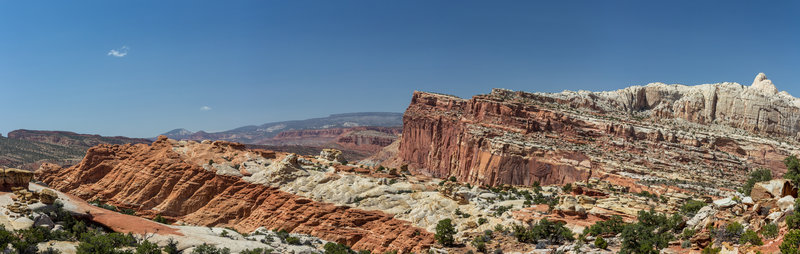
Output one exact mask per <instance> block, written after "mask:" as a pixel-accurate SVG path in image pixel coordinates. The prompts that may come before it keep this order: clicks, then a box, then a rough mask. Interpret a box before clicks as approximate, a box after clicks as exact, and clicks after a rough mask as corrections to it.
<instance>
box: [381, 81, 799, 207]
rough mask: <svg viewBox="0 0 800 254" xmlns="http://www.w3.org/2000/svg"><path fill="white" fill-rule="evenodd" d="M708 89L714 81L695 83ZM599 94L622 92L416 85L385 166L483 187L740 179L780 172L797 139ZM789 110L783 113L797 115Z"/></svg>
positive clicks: (790, 116) (722, 182) (730, 181)
mask: <svg viewBox="0 0 800 254" xmlns="http://www.w3.org/2000/svg"><path fill="white" fill-rule="evenodd" d="M657 87H661V86H657ZM704 87H713V86H708V85H707V86H701V87H700V88H698V89H701V88H702V89H705V88H704ZM678 88H680V89H684V88H683V87H678ZM676 89H677V88H676ZM688 90H691V89H688ZM623 91H627V90H623ZM617 93H622V92H617ZM622 94H624V93H622ZM573 95H574V96H578V95H580V96H582V97H580V98H581V99H580V100H576V99H574V97H570V96H573ZM601 95H602V96H607V97H610V98H618V97H615V96H612V95H613V92H609V93H607V94H606V93H587V94H583V93H575V94H572V93H567V92H565V93H562V94H538V93H526V92H515V91H510V90H503V89H495V90H493V91H492V93H490V94H485V95H477V96H474V97H472V98H471V99H461V98H458V97H454V96H448V95H441V94H434V93H424V92H415V93H414V95H413V97H412V100H411V104H410V105H409V106H408V109H407V110H406V112H405V115H404V116H403V136H402V139H401V141H400V145H399V148H398V152H397V155H396V157H395V158H392V159H390V160H387V162H386V163H387V165H388V166H392V167H398V166H400V165H402V164H408V166H409V168H410V169H412V171H413V172H416V173H421V174H425V175H430V176H433V177H438V178H446V177H450V176H455V177H456V178H457V179H459V180H460V181H465V182H470V183H473V184H481V185H499V184H512V185H530V184H532V183H533V182H535V181H539V182H540V183H541V184H558V183H565V182H572V181H576V180H582V179H586V178H587V177H589V176H590V175H594V176H601V175H605V174H606V173H612V174H619V173H620V172H624V174H627V175H639V176H648V177H654V176H655V177H658V178H661V179H679V180H681V181H697V182H705V183H712V184H720V185H725V184H727V185H736V184H739V183H741V182H742V181H744V178H745V176H746V175H747V174H748V173H747V172H748V170H749V169H755V168H761V167H766V168H770V169H772V170H773V172H774V173H775V174H776V175H781V174H783V172H785V170H786V169H785V167H783V166H781V159H782V158H784V157H785V156H788V155H789V154H790V153H791V151H790V149H791V147H792V146H791V145H784V144H786V143H785V142H794V141H793V140H792V139H793V137H794V135H789V136H788V137H786V139H784V140H783V142H784V143H781V142H777V141H773V140H765V139H763V138H760V137H758V136H757V135H758V134H751V133H749V132H747V131H745V130H751V129H752V128H742V129H740V130H737V129H733V128H731V127H728V126H723V125H727V124H706V125H701V124H696V123H687V121H686V120H685V119H681V118H683V117H676V116H674V115H663V116H660V115H658V114H656V113H654V111H650V110H649V109H647V108H640V109H638V110H639V111H635V112H633V113H631V112H630V111H626V110H620V109H616V108H615V106H609V105H622V104H615V103H614V102H613V101H612V102H608V101H604V99H602V98H600V97H599V96H601ZM565 98H566V99H565ZM619 98H620V100H622V98H626V97H624V96H619ZM601 102H602V103H601ZM632 107H633V106H632ZM698 110H699V109H692V111H698ZM779 112H780V111H779ZM786 112H787V115H786V116H785V118H786V119H794V118H797V117H800V116H797V115H795V113H794V112H795V111H793V110H787V111H786ZM650 113H652V114H651V115H649V117H640V114H650ZM676 118H677V119H676ZM786 128H788V129H791V128H790V127H786ZM776 137H777V138H781V136H776ZM698 191H701V192H702V190H698Z"/></svg>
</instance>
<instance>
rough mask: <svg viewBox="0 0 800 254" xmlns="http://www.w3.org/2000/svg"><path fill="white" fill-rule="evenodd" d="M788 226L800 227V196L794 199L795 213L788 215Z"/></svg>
mask: <svg viewBox="0 0 800 254" xmlns="http://www.w3.org/2000/svg"><path fill="white" fill-rule="evenodd" d="M786 226H787V227H789V228H790V229H800V198H798V199H795V200H794V213H793V214H792V215H789V216H786Z"/></svg>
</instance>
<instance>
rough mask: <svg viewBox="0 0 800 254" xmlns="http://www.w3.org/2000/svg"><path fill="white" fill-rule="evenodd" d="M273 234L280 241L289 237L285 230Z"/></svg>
mask: <svg viewBox="0 0 800 254" xmlns="http://www.w3.org/2000/svg"><path fill="white" fill-rule="evenodd" d="M275 234H276V235H277V236H278V238H280V239H281V240H286V238H287V237H289V232H286V230H285V229H281V230H278V231H275Z"/></svg>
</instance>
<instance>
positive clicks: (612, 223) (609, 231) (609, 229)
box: [584, 215, 625, 236]
mask: <svg viewBox="0 0 800 254" xmlns="http://www.w3.org/2000/svg"><path fill="white" fill-rule="evenodd" d="M624 228H625V222H624V221H622V217H620V216H619V215H613V216H611V218H610V219H608V220H604V221H598V222H595V223H594V224H593V225H592V226H590V227H589V228H587V229H586V230H584V233H585V234H588V235H591V236H599V235H616V234H619V233H621V232H622V230H623V229H624Z"/></svg>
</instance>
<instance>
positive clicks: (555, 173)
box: [398, 92, 591, 185]
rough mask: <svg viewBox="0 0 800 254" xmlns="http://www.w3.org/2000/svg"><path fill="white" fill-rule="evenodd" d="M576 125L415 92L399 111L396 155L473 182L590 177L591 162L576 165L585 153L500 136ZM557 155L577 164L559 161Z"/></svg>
mask: <svg viewBox="0 0 800 254" xmlns="http://www.w3.org/2000/svg"><path fill="white" fill-rule="evenodd" d="M580 124H581V123H580V122H574V121H572V120H571V119H568V118H564V117H563V116H562V115H560V114H558V113H554V112H550V111H543V110H539V109H537V108H536V107H527V106H525V105H522V104H511V103H503V102H500V101H491V100H488V99H487V98H484V97H482V96H476V97H475V98H473V99H472V100H464V99H460V98H456V97H451V96H445V95H438V94H429V93H422V92H415V93H414V96H413V98H412V101H411V105H410V106H409V107H408V109H407V110H406V113H405V115H404V116H403V138H402V141H401V143H400V148H399V154H398V156H399V157H400V158H401V159H402V160H403V161H405V162H408V163H409V167H410V168H412V169H418V170H419V171H420V172H421V173H423V174H428V175H431V176H433V177H442V178H444V177H449V176H456V177H457V178H458V179H459V180H460V181H467V182H471V183H475V184H482V185H498V184H514V185H530V184H533V182H536V181H538V182H540V183H542V184H555V183H562V182H572V181H577V180H581V179H586V178H587V177H588V176H589V172H590V169H591V164H587V163H588V161H587V162H585V163H584V164H583V166H580V165H581V162H583V161H584V160H586V159H587V158H586V157H585V156H582V155H580V154H576V153H569V152H557V151H548V150H544V149H538V148H536V147H531V146H524V145H514V144H512V142H505V141H503V135H504V132H506V131H510V132H515V133H522V134H532V133H537V132H542V131H555V132H569V131H571V130H572V129H573V128H574V127H575V126H576V125H580ZM543 134H544V133H542V135H543ZM553 138H557V137H553ZM509 139H511V137H509ZM561 158H564V159H568V160H571V161H577V162H578V164H574V165H573V164H569V163H562V162H561V160H560V159H561Z"/></svg>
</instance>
